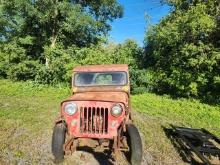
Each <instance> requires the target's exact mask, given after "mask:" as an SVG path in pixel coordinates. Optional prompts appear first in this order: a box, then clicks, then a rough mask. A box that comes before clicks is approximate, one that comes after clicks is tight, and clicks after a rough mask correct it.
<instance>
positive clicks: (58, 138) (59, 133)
mask: <svg viewBox="0 0 220 165" xmlns="http://www.w3.org/2000/svg"><path fill="white" fill-rule="evenodd" d="M65 134H66V127H65V126H64V124H63V123H59V124H56V125H55V126H54V129H53V136H52V153H53V155H54V157H55V162H56V163H60V162H62V161H63V159H64V150H63V144H64V143H65Z"/></svg>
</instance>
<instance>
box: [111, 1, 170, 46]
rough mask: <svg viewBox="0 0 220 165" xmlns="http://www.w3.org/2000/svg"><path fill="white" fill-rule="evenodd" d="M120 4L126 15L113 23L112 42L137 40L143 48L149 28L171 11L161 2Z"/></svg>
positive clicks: (124, 2) (127, 2)
mask: <svg viewBox="0 0 220 165" xmlns="http://www.w3.org/2000/svg"><path fill="white" fill-rule="evenodd" d="M118 2H119V3H120V4H121V5H122V6H123V7H124V15H123V17H122V18H120V19H117V20H115V21H114V22H113V23H111V25H112V30H111V31H110V41H112V42H116V43H122V42H123V41H125V40H126V39H135V40H136V41H137V42H138V44H139V45H140V46H142V45H143V40H144V34H145V31H146V29H147V26H148V25H149V24H151V25H153V24H157V23H158V22H159V21H160V19H161V18H162V17H164V16H166V15H167V14H168V13H169V11H170V8H169V6H167V5H161V3H160V0H118ZM146 18H147V19H146ZM146 20H148V21H146Z"/></svg>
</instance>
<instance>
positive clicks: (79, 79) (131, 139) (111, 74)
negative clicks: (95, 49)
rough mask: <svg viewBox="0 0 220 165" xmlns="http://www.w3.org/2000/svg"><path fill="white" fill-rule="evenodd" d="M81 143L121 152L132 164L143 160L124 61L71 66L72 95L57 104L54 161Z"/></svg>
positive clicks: (53, 140)
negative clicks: (133, 120)
mask: <svg viewBox="0 0 220 165" xmlns="http://www.w3.org/2000/svg"><path fill="white" fill-rule="evenodd" d="M80 146H87V147H91V148H93V147H94V148H103V149H107V150H110V151H112V152H111V153H112V155H113V158H115V160H116V161H117V156H118V155H120V154H121V153H124V154H125V155H126V157H127V158H128V161H129V162H130V163H131V164H132V165H138V164H140V163H141V160H142V142H141V137H140V134H139V132H138V129H137V128H136V126H135V125H134V124H133V123H132V116H131V103H130V83H129V71H128V65H126V64H114V65H113V64H112V65H88V66H79V67H76V68H74V69H73V76H72V95H71V96H70V97H69V98H68V99H66V100H64V101H63V102H62V103H61V106H60V115H59V117H58V119H57V120H56V121H55V126H54V129H53V135H52V153H53V155H54V157H55V161H57V162H59V161H62V160H63V159H64V155H67V154H71V153H72V152H73V151H76V150H77V148H79V147H80Z"/></svg>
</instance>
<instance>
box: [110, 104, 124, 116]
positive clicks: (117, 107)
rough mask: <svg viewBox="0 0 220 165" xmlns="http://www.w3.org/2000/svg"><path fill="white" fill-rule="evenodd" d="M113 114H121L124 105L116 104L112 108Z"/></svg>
mask: <svg viewBox="0 0 220 165" xmlns="http://www.w3.org/2000/svg"><path fill="white" fill-rule="evenodd" d="M111 114H112V115H113V116H119V115H121V114H122V107H121V105H119V104H117V105H114V106H113V107H112V109H111Z"/></svg>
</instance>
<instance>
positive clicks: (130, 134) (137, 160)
mask: <svg viewBox="0 0 220 165" xmlns="http://www.w3.org/2000/svg"><path fill="white" fill-rule="evenodd" d="M127 138H128V145H129V148H130V151H129V157H128V158H129V159H130V160H129V161H130V163H131V164H132V165H140V164H141V160H142V142H141V137H140V134H139V132H138V129H137V127H135V126H134V125H133V124H128V125H127Z"/></svg>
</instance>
